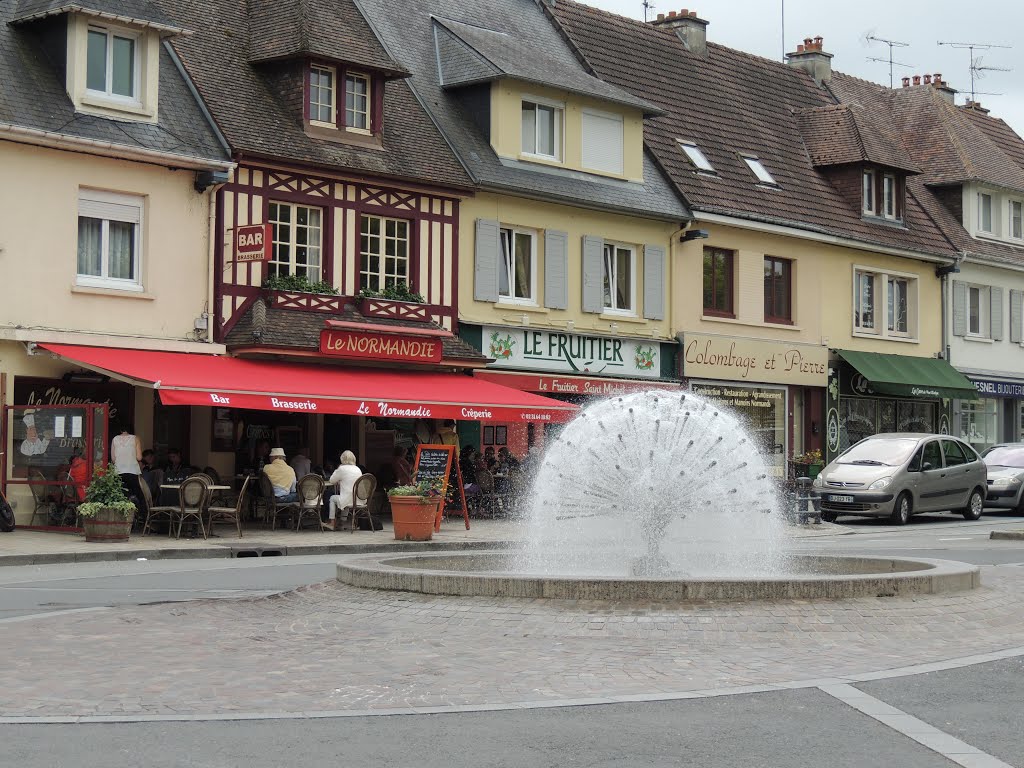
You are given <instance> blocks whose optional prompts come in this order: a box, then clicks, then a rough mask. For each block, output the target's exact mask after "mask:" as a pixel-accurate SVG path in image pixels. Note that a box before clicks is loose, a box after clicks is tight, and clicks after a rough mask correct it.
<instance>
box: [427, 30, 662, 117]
mask: <svg viewBox="0 0 1024 768" xmlns="http://www.w3.org/2000/svg"><path fill="white" fill-rule="evenodd" d="M522 31H523V30H496V29H489V28H487V27H480V26H476V25H474V24H465V23H463V22H461V21H453V20H452V19H445V18H435V19H434V38H435V40H436V45H437V60H438V67H439V68H440V75H441V84H442V86H443V87H445V88H449V87H455V86H460V85H468V84H471V83H479V82H485V81H491V80H497V79H500V78H503V77H508V78H513V79H516V80H522V81H524V82H527V83H538V84H541V85H546V86H549V87H552V88H561V89H563V90H566V91H569V92H570V93H578V94H582V95H584V96H592V97H594V98H598V99H604V100H606V101H610V102H613V103H615V104H624V105H626V106H628V107H634V108H637V109H641V110H643V112H644V114H658V113H659V112H660V110H659V109H658V108H657V107H655V106H654V105H653V104H651V103H650V102H647V101H645V100H643V99H639V98H637V97H636V96H634V95H633V94H631V93H630V92H629V91H624V90H622V89H621V88H616V87H615V86H614V85H611V84H609V83H606V82H604V81H603V80H600V79H599V78H596V77H594V76H593V75H591V74H590V73H588V72H587V71H586V70H584V69H583V67H582V66H580V64H579V62H577V61H571V60H569V59H567V58H566V57H565V55H564V51H565V47H564V46H559V47H558V48H556V49H554V50H553V51H548V50H545V49H543V48H539V47H538V46H536V45H535V44H532V42H531V41H532V37H529V36H524V35H522Z"/></svg>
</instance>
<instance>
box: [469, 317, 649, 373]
mask: <svg viewBox="0 0 1024 768" xmlns="http://www.w3.org/2000/svg"><path fill="white" fill-rule="evenodd" d="M483 334H484V337H483V353H484V354H485V355H487V356H488V357H491V358H494V362H493V363H492V364H491V367H494V368H518V369H527V370H536V371H549V372H552V373H573V374H581V375H584V376H623V377H630V378H646V379H657V378H660V377H661V345H660V344H659V343H658V342H657V341H654V340H651V341H641V340H638V339H624V338H617V337H614V336H588V335H586V334H582V333H559V332H555V331H535V330H533V329H532V328H498V327H494V326H484V329H483Z"/></svg>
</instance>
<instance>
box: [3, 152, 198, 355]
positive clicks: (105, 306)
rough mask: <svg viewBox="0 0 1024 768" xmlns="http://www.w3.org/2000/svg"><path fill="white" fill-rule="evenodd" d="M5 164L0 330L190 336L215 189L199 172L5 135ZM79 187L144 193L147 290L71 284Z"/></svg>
mask: <svg viewBox="0 0 1024 768" xmlns="http://www.w3.org/2000/svg"><path fill="white" fill-rule="evenodd" d="M0 168H2V169H3V172H2V174H0V274H2V275H3V279H2V280H0V331H2V330H3V329H5V328H7V329H10V328H13V327H15V326H21V327H23V328H29V329H39V330H43V329H46V330H50V329H52V330H67V331H83V332H90V333H108V334H115V335H123V336H143V337H150V338H159V339H179V340H184V339H186V338H188V337H189V335H190V334H191V333H192V332H193V329H194V325H193V323H194V320H195V318H196V317H198V316H199V315H200V314H201V313H202V312H203V309H204V306H205V303H206V301H207V289H208V274H209V270H208V264H209V249H208V242H209V193H206V194H199V193H197V192H196V191H195V190H194V189H193V187H192V184H193V179H194V172H192V171H169V170H166V169H164V168H160V167H158V166H155V165H146V164H143V163H134V162H126V161H121V160H113V159H108V158H101V157H94V156H92V155H84V154H78V153H74V152H62V151H59V150H52V149H44V148H39V147H32V146H28V145H23V144H14V143H10V142H3V141H0ZM80 187H88V188H91V189H99V190H105V191H109V192H118V193H124V194H130V195H139V196H142V197H144V198H145V205H144V210H143V224H142V258H141V265H142V266H141V273H142V284H143V288H144V290H143V291H142V292H141V293H136V292H129V291H122V290H110V289H94V288H89V289H85V288H82V287H78V286H76V285H75V278H76V273H77V249H78V214H77V211H78V193H79V188H80Z"/></svg>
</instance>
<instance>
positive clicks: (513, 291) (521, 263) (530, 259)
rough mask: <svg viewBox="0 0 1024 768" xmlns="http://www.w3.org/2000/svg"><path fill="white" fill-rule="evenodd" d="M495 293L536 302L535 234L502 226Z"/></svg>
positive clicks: (515, 299)
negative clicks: (496, 291)
mask: <svg viewBox="0 0 1024 768" xmlns="http://www.w3.org/2000/svg"><path fill="white" fill-rule="evenodd" d="M500 234H501V238H500V239H501V256H502V260H501V263H500V264H499V265H498V295H499V296H500V298H501V299H502V300H505V301H512V302H524V303H527V304H536V303H537V296H536V292H535V289H534V284H535V282H536V274H537V233H536V232H531V231H529V230H523V229H514V228H511V227H503V228H502V229H501V230H500Z"/></svg>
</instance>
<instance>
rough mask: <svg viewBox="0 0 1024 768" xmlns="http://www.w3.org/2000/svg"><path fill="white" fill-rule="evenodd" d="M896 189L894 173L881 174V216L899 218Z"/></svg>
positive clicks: (892, 218) (891, 218)
mask: <svg viewBox="0 0 1024 768" xmlns="http://www.w3.org/2000/svg"><path fill="white" fill-rule="evenodd" d="M896 189H897V185H896V174H894V173H884V174H882V216H883V217H884V218H886V219H890V220H891V221H895V220H896V219H898V218H899V214H898V208H897V205H896V203H897V200H896V197H897V192H896Z"/></svg>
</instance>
